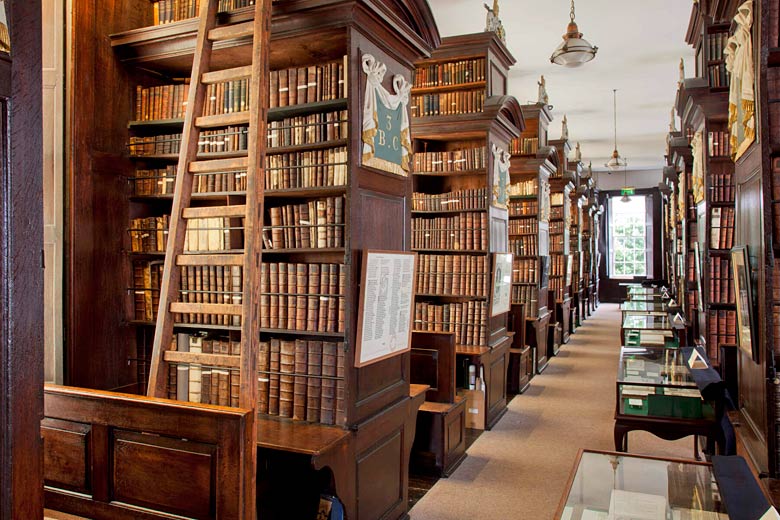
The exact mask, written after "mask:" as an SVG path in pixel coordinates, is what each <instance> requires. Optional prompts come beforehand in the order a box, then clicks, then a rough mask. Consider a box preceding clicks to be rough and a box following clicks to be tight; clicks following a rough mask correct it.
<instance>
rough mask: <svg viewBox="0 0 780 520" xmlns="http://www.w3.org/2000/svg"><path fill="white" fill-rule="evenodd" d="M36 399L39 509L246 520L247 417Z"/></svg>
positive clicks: (106, 396) (90, 394) (133, 401)
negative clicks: (42, 479)
mask: <svg viewBox="0 0 780 520" xmlns="http://www.w3.org/2000/svg"><path fill="white" fill-rule="evenodd" d="M44 393H45V413H46V419H45V420H44V423H43V424H42V426H41V431H42V433H43V436H44V438H45V439H46V442H47V447H46V457H45V459H44V462H45V474H46V476H47V479H46V507H48V508H50V509H54V510H58V511H63V512H66V513H70V514H76V515H79V516H86V517H89V518H170V517H171V515H184V516H187V517H191V518H246V519H249V518H254V517H255V501H254V498H255V489H254V467H253V465H252V457H251V451H252V449H253V446H254V444H255V442H256V441H255V439H254V438H253V437H252V422H253V421H254V417H253V415H252V413H251V412H250V411H248V410H243V409H238V408H223V407H218V406H210V405H200V406H193V405H191V404H183V403H176V402H174V401H167V400H163V399H150V398H144V397H137V396H131V395H126V394H116V393H112V392H99V391H92V390H84V389H75V388H68V387H55V386H47V387H46V389H45V392H44ZM185 436H186V438H183V437H185ZM72 491H78V492H79V493H81V494H74V493H72Z"/></svg>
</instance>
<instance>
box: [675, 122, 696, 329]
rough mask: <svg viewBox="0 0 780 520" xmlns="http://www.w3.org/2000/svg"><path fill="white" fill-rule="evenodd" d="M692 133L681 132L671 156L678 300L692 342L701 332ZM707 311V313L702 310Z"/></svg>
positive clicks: (676, 137)
mask: <svg viewBox="0 0 780 520" xmlns="http://www.w3.org/2000/svg"><path fill="white" fill-rule="evenodd" d="M687 133H688V132H687V131H684V132H677V133H676V135H672V137H671V139H670V140H669V156H670V160H671V163H672V165H673V166H674V168H675V170H676V171H677V172H678V173H677V178H678V182H677V197H678V198H677V215H678V217H677V218H678V220H679V227H678V235H679V243H678V250H677V255H678V256H677V265H678V274H679V275H680V277H679V281H678V285H679V290H678V298H679V303H680V305H682V306H683V309H684V311H685V316H686V317H687V318H688V322H689V323H690V325H689V326H690V327H691V329H692V332H691V336H692V338H696V339H698V338H699V336H700V335H701V334H702V333H700V332H699V330H700V326H699V315H700V314H703V312H701V313H700V309H699V287H698V281H697V277H696V269H697V268H696V264H695V262H694V259H695V257H694V246H693V244H694V243H695V242H697V241H698V240H697V237H698V225H697V222H696V221H697V215H696V205H695V204H694V203H693V189H692V185H693V177H692V172H693V154H692V152H691V145H690V138H689V137H688V136H687V135H686V134H687ZM702 311H703V309H702Z"/></svg>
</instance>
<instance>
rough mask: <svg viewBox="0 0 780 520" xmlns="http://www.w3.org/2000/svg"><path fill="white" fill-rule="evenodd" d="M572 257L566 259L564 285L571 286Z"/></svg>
mask: <svg viewBox="0 0 780 520" xmlns="http://www.w3.org/2000/svg"><path fill="white" fill-rule="evenodd" d="M572 260H573V259H572V255H568V256H567V257H566V285H571V276H572V272H571V268H572Z"/></svg>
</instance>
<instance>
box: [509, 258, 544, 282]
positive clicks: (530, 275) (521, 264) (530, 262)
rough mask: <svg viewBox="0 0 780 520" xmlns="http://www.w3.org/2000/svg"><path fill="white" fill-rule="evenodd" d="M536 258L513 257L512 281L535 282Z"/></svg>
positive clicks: (537, 271) (537, 279)
mask: <svg viewBox="0 0 780 520" xmlns="http://www.w3.org/2000/svg"><path fill="white" fill-rule="evenodd" d="M537 263H538V260H537V259H536V258H515V261H514V265H513V267H512V283H534V284H535V283H537V282H538V281H539V276H538V274H539V270H538V268H537Z"/></svg>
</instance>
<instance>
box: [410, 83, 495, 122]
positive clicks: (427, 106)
mask: <svg viewBox="0 0 780 520" xmlns="http://www.w3.org/2000/svg"><path fill="white" fill-rule="evenodd" d="M411 107H412V108H411V110H412V117H428V116H451V115H457V114H473V113H475V112H482V110H483V109H484V107H485V89H481V90H458V91H456V92H441V93H438V94H421V95H416V96H412V102H411Z"/></svg>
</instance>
